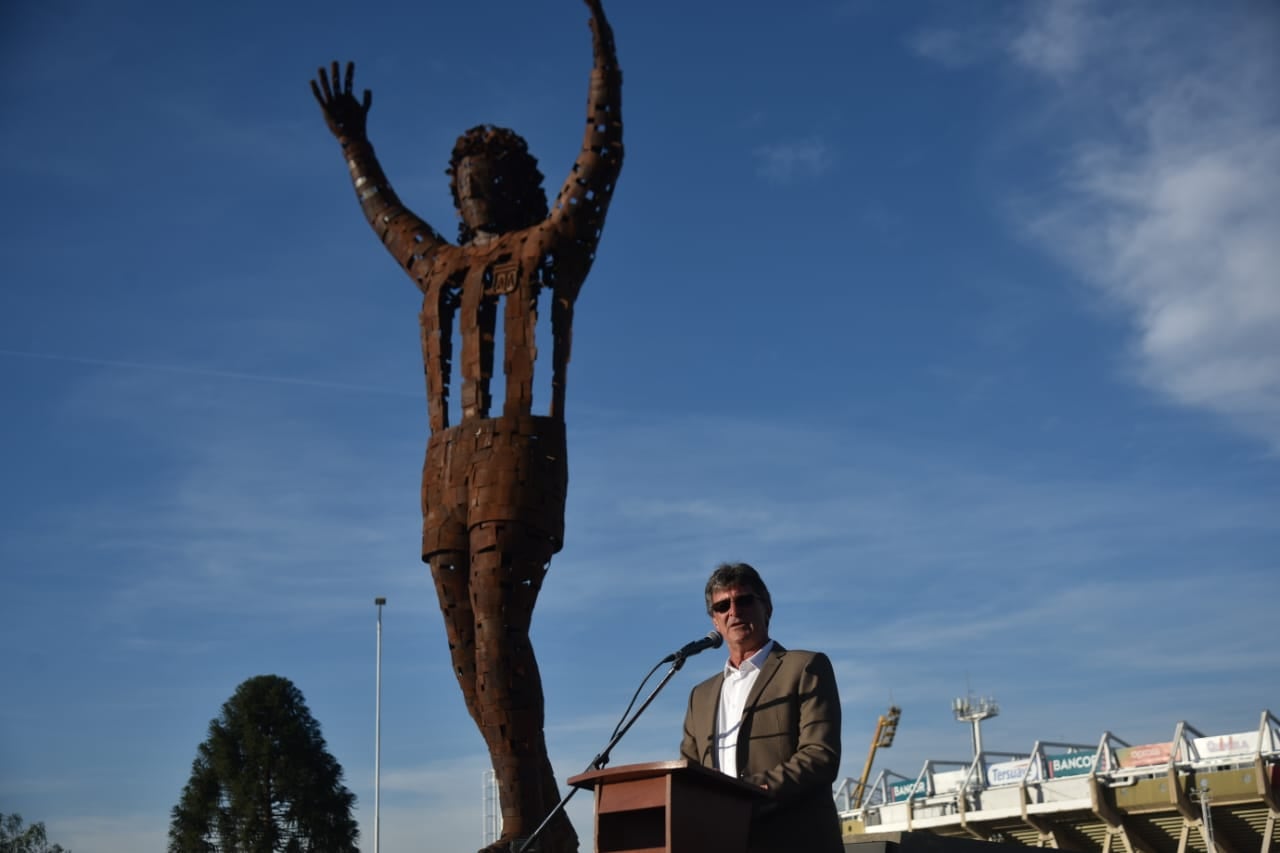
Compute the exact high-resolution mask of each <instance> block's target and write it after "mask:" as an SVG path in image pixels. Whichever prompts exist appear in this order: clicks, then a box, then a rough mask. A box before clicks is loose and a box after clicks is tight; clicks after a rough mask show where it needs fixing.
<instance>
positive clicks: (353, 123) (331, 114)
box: [311, 62, 373, 144]
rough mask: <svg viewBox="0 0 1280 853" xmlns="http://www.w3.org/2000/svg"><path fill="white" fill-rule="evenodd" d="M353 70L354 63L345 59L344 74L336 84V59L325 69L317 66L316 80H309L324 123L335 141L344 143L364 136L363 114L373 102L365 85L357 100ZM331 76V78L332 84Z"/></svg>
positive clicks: (362, 139) (365, 113) (367, 112)
mask: <svg viewBox="0 0 1280 853" xmlns="http://www.w3.org/2000/svg"><path fill="white" fill-rule="evenodd" d="M355 73H356V64H355V63H354V62H348V63H347V74H346V77H345V79H343V80H342V83H341V85H339V78H338V63H337V62H334V63H333V65H332V66H331V68H330V71H329V72H327V73H326V72H325V69H324V68H323V67H321V68H320V69H318V70H317V72H316V77H317V78H318V79H319V83H318V84H317V82H316V81H315V80H312V81H311V94H313V95H315V96H316V102H317V103H319V104H320V109H321V110H323V111H324V120H325V123H326V124H328V125H329V130H331V131H332V132H333V135H334V136H336V137H337V138H338V141H339V142H341V143H344V144H345V143H347V142H363V141H364V140H365V134H364V125H365V117H366V116H368V114H369V107H371V106H373V92H371V91H369V90H368V89H365V90H364V101H363V102H360V101H357V100H356V97H355V95H353V94H352V93H351V92H352V90H351V81H352V78H353V77H355ZM330 77H332V78H333V82H332V86H331V85H330Z"/></svg>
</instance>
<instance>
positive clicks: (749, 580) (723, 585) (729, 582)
mask: <svg viewBox="0 0 1280 853" xmlns="http://www.w3.org/2000/svg"><path fill="white" fill-rule="evenodd" d="M735 586H745V587H747V588H748V589H750V590H751V591H752V592H754V593H755V594H756V595H757V596H759V597H760V600H761V601H763V602H764V606H765V610H767V611H768V612H769V613H773V599H772V598H770V597H769V587H767V586H765V585H764V580H763V579H762V578H761V577H760V573H759V572H757V571H756V570H755V568H753V567H752V566H750V565H748V564H746V563H721V564H720V565H718V566H716V570H715V571H714V572H712V573H711V577H710V578H708V579H707V590H706V596H707V615H708V616H710V615H711V596H712V595H713V594H714V593H715V591H716V590H718V589H729V588H730V587H735Z"/></svg>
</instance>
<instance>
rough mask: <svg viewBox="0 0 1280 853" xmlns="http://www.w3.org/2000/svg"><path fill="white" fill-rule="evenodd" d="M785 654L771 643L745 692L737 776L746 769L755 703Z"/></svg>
mask: <svg viewBox="0 0 1280 853" xmlns="http://www.w3.org/2000/svg"><path fill="white" fill-rule="evenodd" d="M786 654H787V650H786V649H784V648H783V647H782V645H781V644H779V643H776V642H775V643H774V644H773V648H772V649H770V650H769V657H768V658H766V659H765V662H764V666H762V667H760V675H759V676H757V677H756V683H755V684H753V685H751V692H750V693H748V694H747V704H746V705H745V706H744V707H743V709H742V728H741V729H739V730H738V775H739V776H741V775H743V774H744V773H745V772H746V771H747V763H748V755H747V744H748V743H750V741H751V730H752V728H753V726H752V723H753V720H752V717H753V716H754V715H755V710H756V705H758V704H760V697H761V696H763V695H764V692H765V690H767V689H768V688H769V683H770V682H771V681H773V677H774V676H775V675H777V674H778V668H779V667H780V666H782V659H783V658H784V657H786ZM722 680H723V679H722Z"/></svg>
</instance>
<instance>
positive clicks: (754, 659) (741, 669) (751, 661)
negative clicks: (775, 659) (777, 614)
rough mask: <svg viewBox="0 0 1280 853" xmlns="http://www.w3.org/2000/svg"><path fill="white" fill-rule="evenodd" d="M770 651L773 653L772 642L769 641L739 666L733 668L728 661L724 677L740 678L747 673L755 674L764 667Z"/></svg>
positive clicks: (725, 664)
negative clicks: (735, 676)
mask: <svg viewBox="0 0 1280 853" xmlns="http://www.w3.org/2000/svg"><path fill="white" fill-rule="evenodd" d="M771 651H773V640H770V641H769V642H767V643H765V644H764V645H763V646H761V648H760V651H758V652H756V653H755V654H753V655H752V656H751V657H749V658H747V659H746V660H744V661H743V662H742V665H741V666H738V667H735V666H734V665H733V664H731V663H729V662H728V661H725V662H724V677H725V678H729V677H731V676H734V675H737V676H742V675H746V674H747V673H749V672H755V671H756V670H758V669H760V668H761V667H762V666H764V662H765V660H766V659H768V657H769V652H771Z"/></svg>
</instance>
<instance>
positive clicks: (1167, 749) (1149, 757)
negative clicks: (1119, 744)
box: [1116, 741, 1173, 767]
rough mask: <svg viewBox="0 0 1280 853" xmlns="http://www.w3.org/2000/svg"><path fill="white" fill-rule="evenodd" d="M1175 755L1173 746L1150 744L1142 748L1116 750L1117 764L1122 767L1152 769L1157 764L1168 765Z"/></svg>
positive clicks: (1170, 744)
mask: <svg viewBox="0 0 1280 853" xmlns="http://www.w3.org/2000/svg"><path fill="white" fill-rule="evenodd" d="M1172 753H1173V744H1172V743H1170V742H1168V741H1166V742H1164V743H1148V744H1144V745H1142V746H1126V747H1123V748H1121V749H1117V750H1116V762H1117V763H1118V764H1119V765H1120V766H1121V767H1151V766H1153V765H1156V764H1168V763H1169V756H1170V755H1171V754H1172Z"/></svg>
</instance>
